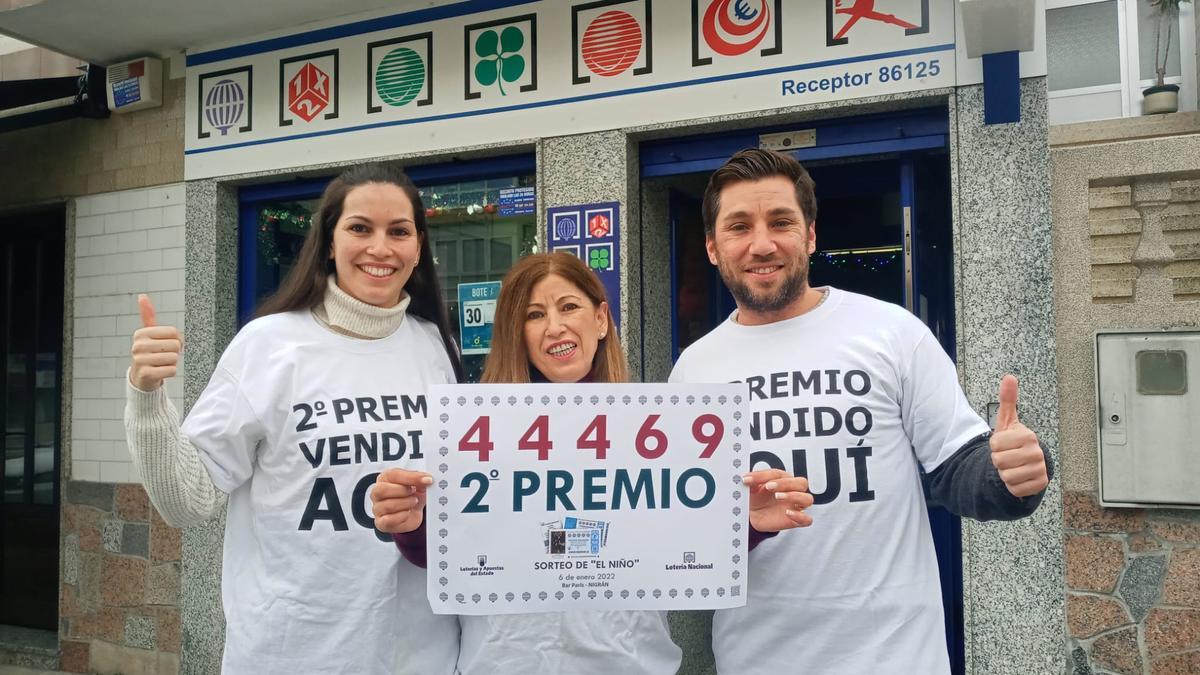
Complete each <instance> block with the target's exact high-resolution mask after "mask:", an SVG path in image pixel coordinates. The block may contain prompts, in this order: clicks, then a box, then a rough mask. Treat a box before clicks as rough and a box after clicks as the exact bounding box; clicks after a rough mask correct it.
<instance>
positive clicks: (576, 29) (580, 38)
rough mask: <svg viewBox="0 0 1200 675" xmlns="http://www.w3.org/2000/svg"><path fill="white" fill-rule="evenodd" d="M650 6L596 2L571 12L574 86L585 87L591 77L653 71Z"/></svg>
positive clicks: (644, 1) (630, 0)
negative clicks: (580, 85) (581, 85)
mask: <svg viewBox="0 0 1200 675" xmlns="http://www.w3.org/2000/svg"><path fill="white" fill-rule="evenodd" d="M650 3H651V0H598V1H595V2H588V3H585V4H582V5H575V6H573V7H572V8H571V42H572V44H573V45H574V48H573V53H572V54H571V82H572V83H573V84H587V83H588V82H591V81H592V76H593V75H595V76H599V77H603V78H614V77H617V76H619V75H624V74H626V73H629V74H631V75H633V76H637V75H645V74H646V73H649V72H652V71H653V66H652V57H653V55H652V54H651V50H652V48H653V44H654V40H653V35H652V34H651V33H650V30H649V25H650V16H651V14H650V12H651V6H650ZM585 69H586V70H585ZM588 73H590V75H589V74H588Z"/></svg>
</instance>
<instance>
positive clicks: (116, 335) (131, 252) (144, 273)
mask: <svg viewBox="0 0 1200 675" xmlns="http://www.w3.org/2000/svg"><path fill="white" fill-rule="evenodd" d="M183 201H184V186H183V183H175V184H172V185H163V186H157V187H151V188H142V189H137V190H125V191H121V192H109V193H105V194H98V195H91V196H87V197H81V198H79V199H78V200H77V201H76V207H75V236H76V239H75V331H74V354H73V357H72V358H73V359H74V374H73V380H72V393H71V397H72V398H71V404H72V405H71V453H70V457H71V473H70V477H71V479H72V480H82V481H94V482H102V483H129V482H140V481H141V477H140V476H139V475H138V474H137V471H136V470H135V469H134V467H133V463H132V461H131V460H130V456H129V448H128V446H127V445H126V443H125V428H124V423H123V421H122V418H123V415H124V409H125V371H126V369H127V368H128V367H129V348H130V344H131V340H132V335H133V332H134V331H135V330H137V329H138V328H139V327H140V326H141V319H140V317H139V315H138V306H137V295H138V293H148V294H149V295H150V298H151V299H152V300H153V301H154V306H155V308H156V309H157V310H158V322H159V324H163V325H166V324H170V325H175V326H179V327H180V328H181V329H182V328H183V316H184V312H183V284H184V207H183ZM185 340H186V337H185ZM185 351H186V347H185ZM180 372H182V368H181V369H180ZM166 386H167V393H168V395H169V396H170V397H171V399H172V400H173V401H174V402H175V405H176V406H180V405H181V402H182V401H183V378H182V377H176V378H172V379H171V380H169V381H168V382H167V385H166Z"/></svg>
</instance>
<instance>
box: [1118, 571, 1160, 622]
mask: <svg viewBox="0 0 1200 675" xmlns="http://www.w3.org/2000/svg"><path fill="white" fill-rule="evenodd" d="M1166 571H1167V558H1166V556H1161V555H1148V556H1142V557H1140V558H1134V559H1133V560H1130V561H1129V565H1128V566H1127V567H1126V568H1125V576H1123V577H1121V586H1120V588H1119V589H1118V590H1119V592H1120V595H1121V599H1123V600H1124V601H1125V605H1126V606H1127V607H1129V615H1130V616H1132V617H1133V620H1134V621H1135V622H1138V623H1141V621H1142V619H1144V618H1146V613H1147V612H1149V611H1150V608H1151V607H1153V606H1154V603H1156V602H1158V597H1159V595H1160V594H1161V593H1162V582H1163V575H1164V574H1165V573H1166Z"/></svg>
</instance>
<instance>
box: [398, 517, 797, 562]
mask: <svg viewBox="0 0 1200 675" xmlns="http://www.w3.org/2000/svg"><path fill="white" fill-rule="evenodd" d="M421 526H422V527H424V526H425V523H424V522H422V523H421ZM777 534H779V533H778V532H759V531H758V530H756V529H754V526H753V525H751V526H750V550H751V551H753V550H754V547H755V546H758V545H759V544H761V543H763V542H764V541H766V540H767V539H770V538H771V537H774V536H775V535H777ZM422 541H424V540H422ZM424 554H425V549H424V548H423V547H422V549H421V555H422V558H421V559H422V560H424V557H423V556H424ZM404 557H405V558H408V554H407V553H406V554H404ZM410 560H411V558H410Z"/></svg>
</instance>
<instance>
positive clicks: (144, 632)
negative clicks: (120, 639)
mask: <svg viewBox="0 0 1200 675" xmlns="http://www.w3.org/2000/svg"><path fill="white" fill-rule="evenodd" d="M155 632H156V631H155V626H154V619H153V618H152V617H148V616H136V615H130V616H129V617H127V618H126V619H125V644H126V645H128V646H130V647H137V648H139V649H154V646H155Z"/></svg>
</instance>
